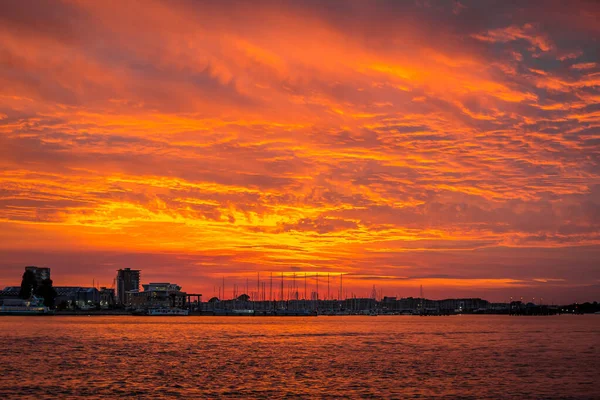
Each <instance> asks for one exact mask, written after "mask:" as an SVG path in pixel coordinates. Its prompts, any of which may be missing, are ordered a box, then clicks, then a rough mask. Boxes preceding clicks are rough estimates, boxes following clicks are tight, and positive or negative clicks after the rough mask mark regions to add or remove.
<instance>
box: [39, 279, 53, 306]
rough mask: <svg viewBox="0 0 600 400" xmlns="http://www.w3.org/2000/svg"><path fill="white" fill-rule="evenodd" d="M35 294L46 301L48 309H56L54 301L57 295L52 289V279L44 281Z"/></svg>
mask: <svg viewBox="0 0 600 400" xmlns="http://www.w3.org/2000/svg"><path fill="white" fill-rule="evenodd" d="M35 293H36V294H37V295H38V296H41V297H42V298H43V299H44V305H45V306H46V307H49V308H52V307H54V300H55V299H56V296H57V293H56V290H55V289H54V288H53V287H52V279H44V280H43V281H42V284H41V285H40V286H39V287H38V288H37V290H36V292H35Z"/></svg>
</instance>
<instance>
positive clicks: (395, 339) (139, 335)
mask: <svg viewBox="0 0 600 400" xmlns="http://www.w3.org/2000/svg"><path fill="white" fill-rule="evenodd" d="M560 318H562V319H559V320H557V319H556V318H553V317H550V318H525V317H524V318H518V319H516V318H510V317H498V316H473V317H464V316H463V317H461V318H456V317H444V318H440V319H437V320H436V323H432V322H431V321H429V320H424V319H420V318H411V317H397V318H396V317H388V318H381V319H377V320H374V319H373V318H371V317H327V318H244V319H233V318H227V317H221V318H219V317H215V318H213V317H198V318H196V317H190V318H182V319H177V320H172V319H163V318H156V319H154V318H128V319H125V318H115V317H94V318H86V319H81V318H77V317H58V316H57V317H51V318H39V319H37V318H36V319H27V318H18V317H15V318H14V319H13V318H4V319H0V329H1V330H2V332H3V340H2V343H3V348H2V352H0V398H3V399H4V398H39V397H48V398H73V397H90V398H94V397H109V398H116V397H123V398H132V397H133V398H146V397H152V396H156V395H158V396H159V397H184V398H191V397H198V398H217V397H230V398H268V399H273V398H314V397H322V398H328V397H329V398H341V397H346V398H347V397H360V398H386V399H387V398H398V399H404V398H432V397H439V398H453V399H454V398H462V399H470V398H473V399H474V398H477V399H480V398H519V399H526V398H580V399H584V398H600V391H599V388H598V385H597V384H595V382H596V378H597V376H596V375H597V371H598V370H600V354H599V349H600V342H599V340H600V339H599V338H600V318H594V317H591V318H589V317H588V316H583V317H573V318H569V317H567V318H564V317H560ZM437 321H439V323H438V322H437ZM15 323H18V326H19V329H12V328H13V325H12V324H15ZM65 325H68V329H64V327H65Z"/></svg>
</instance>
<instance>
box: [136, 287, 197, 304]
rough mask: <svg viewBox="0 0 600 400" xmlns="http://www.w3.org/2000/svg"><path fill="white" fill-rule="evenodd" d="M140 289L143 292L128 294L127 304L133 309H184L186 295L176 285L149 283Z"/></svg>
mask: <svg viewBox="0 0 600 400" xmlns="http://www.w3.org/2000/svg"><path fill="white" fill-rule="evenodd" d="M142 287H143V288H144V290H143V291H141V292H139V291H130V292H128V299H129V304H130V306H131V308H133V309H149V308H165V307H166V308H172V307H174V308H185V307H186V299H187V294H186V293H185V292H182V291H181V286H179V285H177V284H174V283H149V284H146V285H142Z"/></svg>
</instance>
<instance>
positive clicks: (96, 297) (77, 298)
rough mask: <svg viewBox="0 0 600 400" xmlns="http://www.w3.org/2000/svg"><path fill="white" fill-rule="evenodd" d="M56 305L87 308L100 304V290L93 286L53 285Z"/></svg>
mask: <svg viewBox="0 0 600 400" xmlns="http://www.w3.org/2000/svg"><path fill="white" fill-rule="evenodd" d="M54 290H56V294H57V296H56V300H55V303H56V305H58V306H59V307H60V306H66V307H68V308H80V309H82V310H88V309H91V308H95V307H96V306H97V305H99V304H100V291H99V290H98V289H96V288H95V287H83V286H54Z"/></svg>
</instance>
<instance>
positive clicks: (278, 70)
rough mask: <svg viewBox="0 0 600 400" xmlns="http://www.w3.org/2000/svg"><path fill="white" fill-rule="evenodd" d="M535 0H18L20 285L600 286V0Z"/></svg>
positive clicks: (13, 191)
mask: <svg viewBox="0 0 600 400" xmlns="http://www.w3.org/2000/svg"><path fill="white" fill-rule="evenodd" d="M534 3H535V2H531V3H528V2H522V3H521V4H520V5H519V6H518V7H517V6H514V5H511V4H509V2H502V1H500V2H496V3H490V2H480V1H463V0H460V1H445V2H436V1H422V0H415V1H410V2H409V1H405V2H402V1H397V2H396V1H375V2H367V1H349V2H317V1H302V2H295V3H292V2H289V3H287V2H268V1H267V2H245V3H244V2H235V1H219V2H196V1H169V2H161V1H150V0H148V1H140V2H136V1H75V0H74V1H62V2H47V3H46V2H39V3H35V6H32V4H30V3H28V2H26V1H24V2H20V1H5V2H0V286H2V287H4V286H7V285H18V284H19V282H20V275H21V274H22V271H23V267H24V266H25V265H39V266H46V267H50V268H52V274H53V279H54V284H55V285H61V284H62V285H69V284H73V285H76V284H77V285H80V284H81V285H83V284H86V285H90V284H91V283H92V280H94V282H100V284H101V285H103V286H110V285H111V284H112V280H113V278H114V276H115V270H116V269H118V268H124V267H131V268H136V269H141V270H142V280H143V282H149V281H159V282H160V281H172V282H176V283H178V284H180V285H181V286H182V287H183V290H185V291H190V292H197V293H203V294H204V295H205V300H206V299H208V298H210V297H211V296H212V295H213V294H214V293H215V291H216V290H218V289H215V288H216V287H218V285H221V282H222V280H223V277H225V279H226V282H227V283H226V290H227V291H228V292H227V293H229V292H231V288H232V287H233V284H234V283H238V284H239V285H240V286H243V285H245V284H246V280H247V279H248V280H249V281H250V287H251V288H252V287H256V280H257V273H258V272H260V273H261V276H264V277H265V279H266V277H267V276H269V274H270V273H273V274H277V276H279V274H281V273H282V272H283V273H285V274H286V276H287V280H288V281H289V280H290V279H291V278H290V277H291V276H293V274H294V273H296V274H297V275H298V276H302V277H303V276H304V274H307V275H308V276H309V277H310V279H309V285H311V286H313V285H314V284H315V282H314V280H315V279H314V275H315V274H316V273H319V275H321V274H323V275H324V276H325V275H327V274H328V273H329V274H330V275H331V277H332V283H331V284H332V289H331V291H332V292H334V289H333V287H334V286H333V285H339V275H340V274H344V278H343V279H344V287H345V290H347V292H348V294H350V293H355V294H356V295H358V296H365V295H367V294H368V293H370V292H371V290H372V286H373V285H376V287H377V290H378V291H379V290H380V291H381V292H382V293H383V295H391V296H396V295H399V296H417V295H418V294H419V290H420V289H419V288H420V286H421V285H423V287H424V290H425V295H427V296H428V297H431V298H444V297H451V296H454V297H458V296H475V297H485V298H487V299H489V300H491V301H506V300H507V299H508V298H509V297H510V296H514V297H519V296H525V297H527V298H532V297H536V298H540V297H543V298H545V299H547V301H551V300H555V301H557V302H560V301H563V302H572V301H584V300H596V299H597V297H598V296H597V295H598V294H599V293H600V268H599V266H600V261H599V260H600V105H599V104H600V60H599V59H598V48H600V43H599V42H598V38H600V23H599V19H598V16H599V15H600V5H599V4H597V3H594V2H577V1H575V2H558V1H548V2H544V6H543V7H541V8H540V7H539V6H537V7H534ZM493 4H495V6H494V5H493ZM573 10H580V11H579V12H573ZM337 288H338V286H335V290H336V291H337V290H338V289H337ZM254 290H255V289H254ZM335 293H337V292H335Z"/></svg>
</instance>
